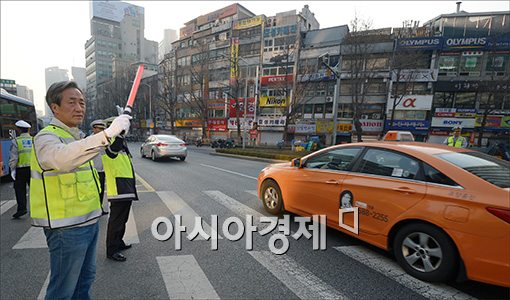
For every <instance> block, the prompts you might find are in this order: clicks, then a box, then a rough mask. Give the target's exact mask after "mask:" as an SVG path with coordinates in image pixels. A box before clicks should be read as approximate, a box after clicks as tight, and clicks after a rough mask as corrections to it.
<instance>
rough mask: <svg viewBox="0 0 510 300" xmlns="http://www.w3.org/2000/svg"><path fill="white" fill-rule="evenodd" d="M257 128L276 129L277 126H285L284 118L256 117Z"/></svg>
mask: <svg viewBox="0 0 510 300" xmlns="http://www.w3.org/2000/svg"><path fill="white" fill-rule="evenodd" d="M257 125H258V126H266V127H277V126H285V117H284V116H279V117H258V118H257Z"/></svg>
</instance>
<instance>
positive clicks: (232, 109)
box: [228, 98, 255, 118]
mask: <svg viewBox="0 0 510 300" xmlns="http://www.w3.org/2000/svg"><path fill="white" fill-rule="evenodd" d="M246 102H248V107H247V108H246V116H247V117H253V114H254V113H255V98H248V99H247V101H246ZM229 103H230V105H229V107H228V110H229V114H228V115H229V117H231V118H235V117H236V100H235V99H230V100H229ZM239 117H240V118H242V117H244V98H239Z"/></svg>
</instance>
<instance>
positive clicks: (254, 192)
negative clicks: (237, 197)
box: [245, 190, 259, 197]
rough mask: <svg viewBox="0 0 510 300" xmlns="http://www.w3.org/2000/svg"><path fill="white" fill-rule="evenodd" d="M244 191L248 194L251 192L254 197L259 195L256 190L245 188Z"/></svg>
mask: <svg viewBox="0 0 510 300" xmlns="http://www.w3.org/2000/svg"><path fill="white" fill-rule="evenodd" d="M245 192H247V193H248V194H252V195H253V196H255V197H258V196H259V195H258V194H257V190H246V191H245Z"/></svg>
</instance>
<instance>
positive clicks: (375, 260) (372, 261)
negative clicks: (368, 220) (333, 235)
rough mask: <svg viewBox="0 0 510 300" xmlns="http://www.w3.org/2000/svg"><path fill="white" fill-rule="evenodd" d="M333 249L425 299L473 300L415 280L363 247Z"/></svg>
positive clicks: (446, 287)
mask: <svg viewBox="0 0 510 300" xmlns="http://www.w3.org/2000/svg"><path fill="white" fill-rule="evenodd" d="M334 248H335V250H337V251H339V252H341V253H343V254H345V255H347V256H349V257H350V258H352V259H354V260H357V261H358V262H360V263H362V264H364V265H366V266H367V267H369V268H371V269H373V270H375V271H377V272H379V273H381V274H383V275H384V276H386V277H388V278H390V279H393V280H394V281H396V282H398V283H400V284H401V285H403V286H405V287H406V288H408V289H410V290H412V291H414V292H415V293H417V294H419V295H421V296H423V297H425V298H427V299H456V300H459V299H475V298H473V297H471V296H470V295H468V294H465V293H463V292H461V291H459V290H457V289H455V288H453V287H451V286H448V285H446V284H440V283H430V282H424V281H421V280H419V279H416V278H414V277H412V276H411V275H409V274H407V273H406V272H405V271H404V270H403V269H402V268H400V266H399V265H398V264H397V263H396V262H395V261H393V260H391V259H389V258H387V257H385V256H382V255H380V254H378V253H376V252H374V251H372V250H370V249H368V248H366V247H364V246H342V247H334Z"/></svg>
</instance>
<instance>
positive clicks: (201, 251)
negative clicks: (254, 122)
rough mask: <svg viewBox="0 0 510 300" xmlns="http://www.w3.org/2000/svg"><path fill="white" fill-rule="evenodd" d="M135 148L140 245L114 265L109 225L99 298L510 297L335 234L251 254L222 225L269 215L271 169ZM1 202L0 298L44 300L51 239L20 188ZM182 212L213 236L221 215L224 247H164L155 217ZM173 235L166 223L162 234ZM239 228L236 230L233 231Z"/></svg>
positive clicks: (130, 235) (260, 246)
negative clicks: (430, 278) (265, 177)
mask: <svg viewBox="0 0 510 300" xmlns="http://www.w3.org/2000/svg"><path fill="white" fill-rule="evenodd" d="M130 148H131V150H132V152H133V154H134V159H133V163H134V167H135V172H136V174H137V176H138V181H137V184H138V191H139V196H140V201H137V202H135V203H134V204H133V209H132V214H131V216H130V221H129V224H128V230H127V233H126V236H125V239H126V240H127V241H128V242H131V243H133V248H131V249H129V250H126V251H125V252H124V254H125V255H126V256H127V258H128V259H127V261H126V262H124V263H119V262H113V261H110V260H107V259H106V254H105V240H106V237H105V232H106V223H107V218H106V217H103V218H102V219H101V221H100V225H101V231H100V239H99V243H98V256H97V275H96V282H95V284H94V286H93V298H94V299H168V298H178V299H181V298H207V299H210V298H231V299H241V298H243V299H254V298H260V299H268V298H271V299H289V298H293V299H298V298H301V299H310V298H316V299H325V298H345V299H420V298H434V299H448V298H452V299H453V298H455V299H468V298H471V297H473V298H481V299H504V298H506V299H508V298H509V289H505V288H501V287H496V286H491V285H486V284H481V283H477V282H472V281H469V282H464V283H451V284H448V285H440V284H429V283H424V282H421V281H418V280H415V279H414V278H412V277H409V276H407V275H405V274H403V271H402V270H401V269H400V268H399V267H398V266H395V262H394V261H393V259H392V258H391V256H389V255H387V254H386V253H384V251H381V250H379V249H377V248H374V247H372V246H370V245H368V244H366V243H363V242H359V241H357V240H356V239H353V238H351V237H349V236H347V235H344V234H342V233H339V232H337V231H334V230H331V229H328V230H327V231H326V241H327V246H326V250H322V251H314V250H313V249H312V248H313V243H312V238H310V239H309V240H308V239H306V238H304V237H301V238H300V239H297V240H296V239H294V238H292V237H289V238H288V241H289V250H288V251H287V253H286V254H284V255H275V254H273V253H271V252H270V248H269V246H268V242H269V240H270V239H271V237H272V236H273V234H267V235H265V236H261V235H260V234H258V233H257V232H255V233H253V234H252V236H253V250H251V251H248V250H246V239H247V237H246V236H247V235H244V236H243V237H242V238H240V239H239V240H238V241H230V240H229V239H228V238H227V236H226V235H225V232H224V230H223V229H222V226H223V224H224V223H225V220H226V219H227V218H229V217H238V218H239V219H240V220H242V221H243V223H244V224H246V220H245V215H247V214H251V215H254V219H255V221H257V220H258V218H259V217H260V216H261V215H265V216H268V214H267V213H265V212H264V210H263V208H262V205H261V203H260V201H259V200H258V199H257V197H256V196H255V195H254V193H255V190H256V185H257V180H256V177H257V175H258V173H259V172H260V170H261V169H262V168H264V166H266V165H267V163H265V162H259V161H251V160H244V159H236V158H227V157H221V156H212V155H209V152H211V149H210V148H208V147H207V148H195V147H191V148H190V151H189V155H188V158H187V159H186V161H184V162H181V161H179V160H172V159H170V160H164V161H158V162H153V161H151V160H149V159H141V158H140V155H139V144H131V145H130ZM0 200H1V201H2V202H1V204H2V205H1V206H0V208H1V213H2V214H1V216H0V256H1V266H0V299H35V298H38V297H41V296H43V295H44V293H45V286H46V284H47V283H46V282H45V281H46V280H47V276H48V272H49V255H48V250H47V248H45V247H46V246H45V241H44V237H43V235H42V232H41V231H40V230H39V229H36V228H32V227H30V220H29V218H28V217H26V216H25V217H23V218H22V219H20V220H12V219H11V215H12V214H13V213H14V212H15V206H12V205H13V204H14V202H9V201H12V200H14V192H13V189H12V182H5V180H4V182H2V183H1V184H0ZM175 215H181V216H182V220H183V224H185V225H186V224H188V223H189V222H191V223H193V220H194V217H195V216H200V217H202V224H203V228H204V231H205V233H207V234H209V233H211V230H210V226H211V224H212V223H213V222H212V217H211V216H212V215H215V216H217V218H218V228H217V232H218V234H219V238H218V239H217V240H216V241H217V245H218V246H217V248H218V249H217V250H211V246H212V242H211V240H209V241H207V240H204V239H200V240H199V239H198V238H195V239H194V240H189V239H187V238H186V235H187V234H189V230H188V231H187V232H186V233H183V234H182V238H181V239H182V240H181V249H180V250H177V249H176V247H175V243H176V239H175V234H174V235H173V236H172V237H171V238H170V239H168V240H167V241H160V240H157V239H156V238H155V237H154V236H153V234H152V233H151V225H152V224H153V222H154V220H155V219H156V218H158V217H166V218H168V219H169V220H170V221H171V222H172V224H173V225H174V227H175V224H176V223H175V222H176V221H175V218H174V216H175ZM295 217H296V216H294V215H290V220H291V222H290V223H291V226H290V227H291V228H290V229H291V231H292V232H296V231H298V227H299V226H298V224H297V223H296V222H295V220H294V218H295ZM259 226H260V225H259ZM192 227H193V226H192ZM165 228H166V227H165V226H160V227H159V233H164V232H165ZM236 228H237V227H236V225H232V226H231V227H230V232H231V233H232V234H233V233H235V231H236V230H235V229H236ZM259 230H260V228H259ZM212 232H214V231H212ZM275 232H276V230H275ZM281 245H282V244H281V242H277V243H276V246H278V247H279V246H281Z"/></svg>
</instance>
